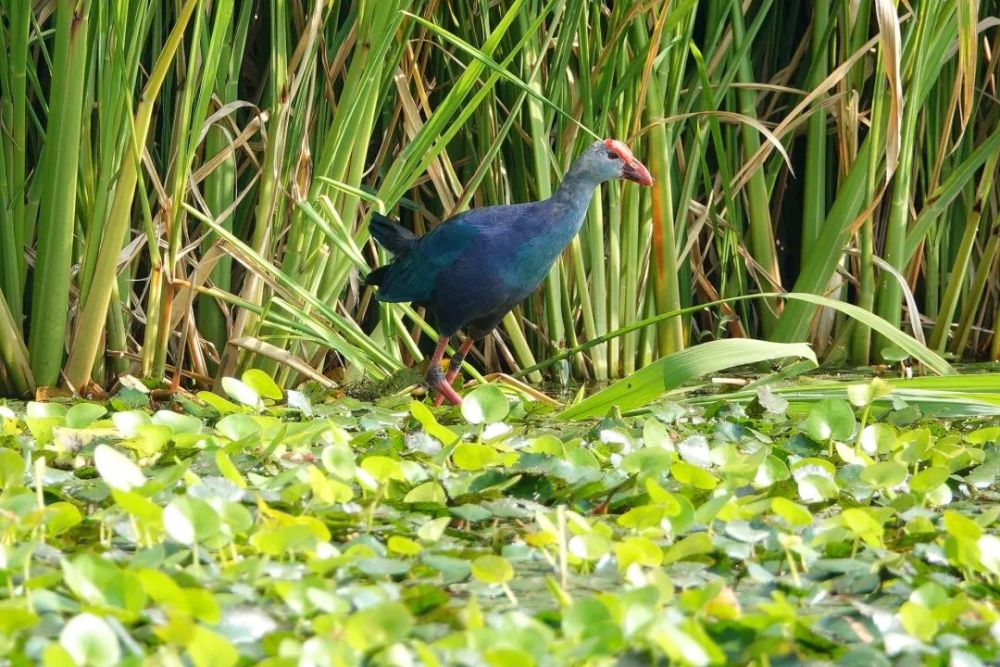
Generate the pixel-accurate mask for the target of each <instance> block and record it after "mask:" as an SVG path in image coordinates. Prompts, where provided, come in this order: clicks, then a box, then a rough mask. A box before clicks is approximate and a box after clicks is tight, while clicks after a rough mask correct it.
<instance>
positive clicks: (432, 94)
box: [0, 0, 1000, 393]
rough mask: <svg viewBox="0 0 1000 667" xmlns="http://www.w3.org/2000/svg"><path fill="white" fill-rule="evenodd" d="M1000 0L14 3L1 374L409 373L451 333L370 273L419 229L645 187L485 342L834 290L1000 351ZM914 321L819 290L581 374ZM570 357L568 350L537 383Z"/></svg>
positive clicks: (493, 348)
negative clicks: (399, 224) (383, 235)
mask: <svg viewBox="0 0 1000 667" xmlns="http://www.w3.org/2000/svg"><path fill="white" fill-rule="evenodd" d="M997 13H998V8H997V5H996V3H995V2H991V1H988V0H986V1H983V2H976V1H975V0H959V1H958V2H953V3H939V2H928V1H924V2H906V1H904V2H900V3H899V5H898V6H894V4H893V3H892V2H891V0H817V1H816V2H812V3H781V2H773V1H768V0H764V1H762V2H754V3H740V2H737V1H736V0H672V1H671V2H659V1H658V2H636V3H604V2H565V1H563V0H550V1H549V2H542V1H540V0H521V1H515V2H500V3H489V2H471V3H443V2H437V1H434V0H429V1H426V2H424V1H419V0H412V1H411V0H389V1H379V2H337V1H334V2H315V3H311V2H305V1H300V0H275V1H274V2H266V3H265V2H252V1H246V2H241V1H237V0H213V1H209V0H184V1H176V2H160V3H149V4H147V3H140V2H132V1H118V2H95V1H93V0H38V1H35V2H32V3H25V2H20V1H18V0H2V1H0V31H2V38H0V44H2V45H3V48H2V50H0V291H2V295H3V298H2V299H0V359H2V364H0V389H2V391H4V392H6V393H26V392H28V391H30V390H31V389H33V388H34V387H35V386H36V385H55V384H60V383H64V384H67V385H69V386H70V387H71V388H74V389H81V388H84V387H85V386H86V385H87V383H88V382H89V381H91V380H93V381H95V382H96V383H97V384H99V385H104V386H109V385H111V384H113V381H114V379H115V377H116V376H118V375H120V374H122V373H134V374H139V375H149V376H155V377H164V376H169V377H173V378H174V379H175V380H176V381H184V382H192V381H194V382H201V383H204V384H207V383H210V382H211V381H212V378H214V377H217V376H220V375H222V374H229V375H232V374H234V373H238V372H239V370H240V369H241V368H245V367H248V366H251V365H253V366H256V367H260V368H263V369H264V370H266V371H269V372H272V373H273V374H274V375H275V376H276V377H277V378H278V379H279V380H287V381H294V380H296V379H301V378H303V377H307V376H308V375H309V372H308V371H309V367H312V368H316V369H319V370H321V371H323V372H326V373H328V374H331V373H333V374H334V375H335V376H336V377H337V378H338V379H339V378H340V374H341V373H342V372H343V371H344V370H345V369H346V373H347V374H360V373H364V374H366V375H369V376H372V377H375V378H379V377H383V376H385V375H387V374H390V373H392V372H393V371H395V370H397V369H399V368H400V367H402V366H404V365H408V364H410V363H411V362H412V361H414V360H419V359H421V358H422V356H423V355H422V353H421V349H420V338H421V335H422V332H423V331H427V327H426V325H425V324H424V323H423V322H422V320H421V319H420V317H419V313H416V312H414V311H413V310H411V309H410V308H408V307H407V306H393V307H383V308H381V309H377V308H376V306H375V304H374V301H373V299H372V295H371V294H370V293H368V292H366V291H365V290H362V289H359V286H358V285H359V281H358V276H359V273H363V272H365V271H367V270H368V269H367V267H368V266H371V265H372V264H373V263H375V262H376V261H377V260H378V258H377V257H376V253H377V252H379V251H378V250H377V249H376V248H374V246H373V245H372V244H370V243H369V241H368V237H367V233H366V221H367V218H368V213H369V211H371V210H373V209H382V210H384V211H386V212H391V213H393V214H394V215H398V216H399V217H400V218H401V219H402V220H403V221H404V223H405V224H406V225H408V226H411V227H412V228H414V229H416V230H417V231H424V230H426V229H428V228H431V227H433V226H434V225H435V224H438V222H439V221H440V220H442V219H444V218H445V217H446V216H448V215H450V214H452V213H454V212H457V211H460V210H462V209H463V208H465V207H467V206H475V205H485V204H491V203H500V202H508V201H526V200H530V199H537V198H541V197H545V196H547V195H548V194H549V193H550V192H551V191H552V189H553V188H554V187H556V186H557V185H558V182H559V179H560V176H561V174H562V173H563V172H564V170H565V169H566V167H567V166H568V164H569V163H570V161H571V160H572V157H573V155H574V154H575V153H576V152H578V151H579V150H580V149H581V147H582V146H583V145H585V144H586V143H587V142H589V141H591V140H592V139H593V135H595V134H596V135H597V136H601V137H603V136H614V137H616V138H620V139H623V140H626V141H627V142H628V143H629V144H630V145H631V146H632V147H633V148H634V150H635V152H636V154H637V155H638V156H640V158H641V159H643V160H644V161H645V162H646V163H647V164H648V165H649V166H650V168H651V170H652V172H653V175H654V178H655V179H656V186H655V187H654V188H652V189H651V190H650V191H643V192H640V191H639V189H637V188H627V187H626V188H622V187H620V186H619V185H612V186H609V187H605V188H603V189H602V191H601V192H600V193H598V195H597V196H596V197H595V200H596V201H595V205H593V206H592V207H591V209H590V212H589V214H588V220H587V222H586V224H585V226H584V231H583V233H582V234H581V236H580V238H579V239H578V240H577V241H575V242H574V243H573V245H572V246H571V247H570V248H569V249H568V250H567V252H566V253H565V254H564V256H563V258H562V259H561V261H560V263H559V264H558V265H557V267H556V268H555V269H554V270H553V272H552V274H551V275H550V277H549V279H548V280H547V282H546V284H545V286H544V287H543V288H542V289H541V290H539V292H538V293H537V294H536V295H534V296H533V297H532V298H531V299H529V300H528V301H527V302H526V303H525V304H524V305H523V307H521V308H519V309H517V310H516V311H515V312H514V313H512V314H511V315H510V316H509V317H508V318H507V319H506V320H505V321H504V326H503V328H502V330H501V331H499V332H498V334H497V335H496V336H495V337H494V338H492V339H491V340H489V341H488V342H487V344H486V345H485V346H484V349H483V350H482V351H481V356H480V357H478V358H476V359H474V360H473V361H474V363H475V364H476V365H477V366H479V367H480V368H482V369H488V370H497V369H500V370H507V371H516V370H518V369H527V368H529V367H532V366H535V365H536V364H537V363H538V362H541V361H544V360H545V359H547V358H550V357H552V356H554V355H556V354H558V353H559V352H561V351H563V350H565V349H567V348H572V347H574V346H576V345H577V344H580V343H583V342H585V341H587V340H591V339H594V338H596V337H598V336H603V335H607V334H609V333H613V332H615V331H616V330H617V329H619V328H621V327H623V326H625V325H627V324H629V323H630V322H633V321H635V320H637V319H640V318H643V317H648V316H650V315H655V314H662V313H668V312H670V311H672V310H677V309H679V308H681V307H684V306H689V305H692V304H697V303H702V302H708V301H714V300H717V299H719V298H720V297H722V298H725V297H731V296H736V295H739V294H744V293H748V292H753V291H780V290H783V289H784V290H793V289H794V291H797V292H811V293H816V294H826V295H832V296H834V297H836V298H840V299H844V300H847V301H850V302H852V303H856V304H858V305H860V306H862V307H865V308H868V309H871V310H873V311H874V312H877V313H878V314H879V315H881V316H882V317H884V318H885V319H887V320H888V321H890V322H891V323H893V324H895V325H897V326H900V327H903V328H907V327H910V328H912V329H913V333H914V334H915V335H917V336H918V338H919V337H926V340H927V342H928V344H929V345H930V346H931V347H932V348H934V349H937V350H939V351H950V352H952V353H954V354H955V355H958V356H962V357H980V358H981V357H988V358H991V359H996V358H998V357H1000V340H998V338H997V337H996V336H994V335H993V331H994V330H996V324H997V317H998V314H1000V310H998V308H997V299H998V287H1000V286H998V284H997V280H996V273H997V272H996V268H995V267H996V261H997V250H998V246H1000V234H998V233H997V231H998V230H997V227H996V224H997V220H998V216H997V209H998V196H997V195H998V192H997V186H996V184H995V174H996V168H997V159H998V158H997V156H998V154H1000V131H998V129H1000V128H998V122H997V121H998V104H997V98H996V75H997V72H996V60H995V58H994V57H993V55H992V54H995V53H996V52H997V46H998V45H997V39H998V32H997V30H996V26H997V25H998V20H997V18H996V15H997ZM726 336H755V337H761V338H767V339H771V340H776V341H786V342H787V341H799V340H808V341H810V342H812V343H813V344H814V346H815V347H816V349H817V350H818V351H819V352H820V353H821V354H822V355H823V356H825V357H827V358H828V359H831V360H834V361H836V360H843V359H848V360H850V361H851V362H853V363H868V362H870V361H873V360H877V358H878V356H879V355H880V353H881V351H882V349H883V348H884V347H885V343H884V342H883V341H881V340H880V339H878V338H877V337H873V336H872V334H871V332H870V331H868V330H867V329H865V328H864V327H862V326H860V325H858V324H855V323H852V322H851V321H849V320H846V319H841V318H838V317H835V316H834V315H832V314H830V315H828V314H826V313H818V312H817V310H816V307H815V306H814V305H811V304H808V303H805V302H801V303H798V302H794V303H793V302H789V303H785V304H783V303H780V302H776V301H763V302H761V301H756V300H755V301H752V302H746V301H744V302H740V303H734V304H732V305H731V306H723V307H721V308H715V309H711V310H706V311H703V312H701V313H699V314H698V315H696V316H694V317H689V318H673V319H664V320H662V321H660V322H659V323H658V324H656V325H655V326H651V327H648V328H646V329H644V330H642V331H635V332H630V333H627V334H623V335H621V336H618V337H614V338H613V339H611V340H610V341H608V342H606V343H602V344H600V345H597V346H595V347H592V348H590V349H588V350H587V351H586V352H585V353H582V352H581V353H579V354H574V355H571V356H570V357H569V358H568V359H567V360H566V361H565V362H559V363H556V364H552V365H550V366H549V367H548V369H549V370H548V371H547V372H550V373H552V374H553V375H554V376H555V377H556V378H557V379H560V380H567V379H569V378H571V377H573V378H576V379H588V378H595V379H599V380H600V379H607V378H611V377H618V376H622V375H626V374H630V373H632V372H634V371H635V370H636V369H637V368H641V367H643V366H644V365H646V364H648V363H649V362H650V361H652V360H653V359H655V358H657V357H659V356H662V355H664V354H667V353H669V352H672V351H676V350H678V349H680V348H682V347H684V346H686V345H689V344H692V343H694V342H697V341H700V340H705V339H710V338H713V337H726ZM529 376H530V377H531V379H533V380H538V379H541V377H542V376H541V374H540V373H539V372H538V371H533V372H531V373H530V374H529Z"/></svg>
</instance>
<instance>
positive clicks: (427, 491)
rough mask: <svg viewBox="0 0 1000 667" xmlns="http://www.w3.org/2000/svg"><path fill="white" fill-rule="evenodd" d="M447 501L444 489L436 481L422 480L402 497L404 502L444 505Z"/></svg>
mask: <svg viewBox="0 0 1000 667" xmlns="http://www.w3.org/2000/svg"><path fill="white" fill-rule="evenodd" d="M446 501H447V498H446V497H445V493H444V489H443V488H442V487H441V485H440V484H438V483H437V482H424V483H423V484H420V485H418V486H415V487H413V488H412V489H410V491H409V492H408V493H407V494H406V496H405V497H404V498H403V502H404V503H432V504H435V505H444V504H445V502H446Z"/></svg>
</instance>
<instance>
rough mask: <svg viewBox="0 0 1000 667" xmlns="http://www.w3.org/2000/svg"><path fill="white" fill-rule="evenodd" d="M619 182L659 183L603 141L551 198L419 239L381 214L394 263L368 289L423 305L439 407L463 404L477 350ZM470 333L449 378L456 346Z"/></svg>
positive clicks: (378, 225) (507, 207) (455, 223)
mask: <svg viewBox="0 0 1000 667" xmlns="http://www.w3.org/2000/svg"><path fill="white" fill-rule="evenodd" d="M614 179H625V180H628V181H634V182H635V183H638V184H640V185H643V186H650V185H652V184H653V178H652V176H650V173H649V170H648V169H646V167H645V166H644V165H643V164H642V163H641V162H640V161H639V160H637V159H636V158H635V156H634V155H633V154H632V151H630V150H629V148H628V146H626V145H625V144H624V143H622V142H620V141H617V140H615V139H605V140H599V141H595V142H593V143H592V144H590V145H589V146H588V147H587V148H586V149H584V151H583V152H582V153H580V155H579V156H578V157H577V158H576V160H574V162H573V164H572V165H571V166H570V168H569V170H568V171H567V172H566V175H565V177H564V178H563V180H562V182H561V183H560V185H559V187H558V189H557V190H556V191H555V192H554V193H553V194H552V196H551V197H549V198H547V199H543V200H541V201H534V202H527V203H522V204H504V205H498V206H486V207H482V208H474V209H469V210H467V211H464V212H462V213H459V214H457V215H455V216H453V217H451V218H449V219H448V220H445V221H444V222H442V223H441V224H440V225H438V226H437V227H435V228H434V229H432V230H431V231H429V232H427V233H426V234H424V235H423V236H417V235H415V234H414V233H413V232H411V231H410V230H408V229H406V228H405V227H402V226H400V225H399V224H397V223H395V222H393V221H392V220H390V219H389V218H387V217H385V216H383V215H380V214H378V213H374V212H373V213H372V217H371V220H370V222H369V231H370V233H371V236H372V237H373V238H374V239H375V241H376V242H378V244H379V245H381V246H382V247H383V248H385V249H386V250H387V251H389V252H390V253H391V254H392V255H393V257H392V259H391V261H389V263H387V264H385V265H383V266H379V267H377V268H375V269H374V270H373V271H371V272H370V273H369V274H368V275H367V276H366V277H365V280H364V283H363V284H364V285H366V286H373V287H376V288H378V291H377V293H376V295H375V298H376V299H377V300H378V301H380V302H386V303H400V302H411V303H413V304H414V305H417V306H423V307H424V308H425V312H426V313H427V314H428V316H429V318H428V319H429V321H430V322H431V323H432V324H433V325H434V327H435V328H436V329H437V333H438V335H439V338H438V340H437V346H436V347H435V349H434V353H433V354H432V355H431V358H430V363H429V366H428V370H427V374H426V377H425V382H426V384H427V387H428V389H431V390H436V391H437V396H436V398H435V403H434V404H435V405H441V404H442V403H443V401H444V399H447V400H448V401H449V402H451V403H452V404H454V405H459V404H461V402H462V398H461V396H459V395H458V393H457V392H456V391H455V389H454V388H453V387H452V382H454V379H455V377H456V376H457V374H458V372H459V370H460V369H461V366H462V362H463V361H464V360H465V357H466V355H467V354H468V353H469V350H470V349H471V348H472V346H473V344H474V343H475V341H477V340H480V339H482V338H484V337H485V336H487V335H488V334H489V333H490V332H491V331H493V329H494V328H496V326H497V325H498V324H499V323H500V321H501V320H502V319H503V317H504V315H506V314H507V312H509V311H510V310H511V309H512V308H514V307H515V306H516V305H518V304H519V303H521V301H523V300H524V299H525V298H526V297H527V296H528V295H529V294H531V293H532V292H534V291H535V290H536V289H538V287H539V285H541V283H542V282H543V281H544V280H545V277H546V275H548V272H549V270H550V269H551V268H552V265H553V264H555V261H556V259H558V257H559V255H560V254H561V253H562V251H563V250H564V249H565V248H566V246H568V245H569V243H570V242H571V241H572V240H573V238H574V237H575V236H576V235H577V233H578V232H579V231H580V227H581V225H582V224H583V221H584V219H585V218H586V215H587V208H588V207H589V206H590V200H591V199H592V198H593V192H594V190H595V188H596V187H597V186H598V185H600V184H601V183H604V182H605V181H610V180H614ZM463 329H464V330H465V333H466V334H467V336H466V338H465V339H464V340H463V342H462V344H461V345H460V347H459V348H458V351H457V352H456V353H455V355H454V356H453V357H452V359H451V362H450V363H449V366H448V373H447V375H445V374H444V373H443V372H442V370H441V362H442V360H443V358H444V353H445V350H446V348H447V347H448V343H449V341H450V340H451V338H452V337H453V336H455V335H456V334H458V333H459V331H461V330H463Z"/></svg>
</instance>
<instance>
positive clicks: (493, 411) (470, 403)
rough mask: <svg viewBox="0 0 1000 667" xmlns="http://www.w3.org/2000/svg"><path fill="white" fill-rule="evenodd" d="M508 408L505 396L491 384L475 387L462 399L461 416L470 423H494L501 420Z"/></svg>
mask: <svg viewBox="0 0 1000 667" xmlns="http://www.w3.org/2000/svg"><path fill="white" fill-rule="evenodd" d="M509 409H510V406H509V404H508V403H507V397H506V396H505V395H504V393H503V392H502V391H500V389H499V388H498V387H496V385H492V384H484V385H482V386H480V387H476V388H475V389H473V390H472V391H470V392H469V393H468V394H466V395H465V396H464V397H463V399H462V416H463V417H465V420H466V421H467V422H469V423H470V424H494V423H496V422H499V421H503V419H504V417H506V416H507V413H508V411H509Z"/></svg>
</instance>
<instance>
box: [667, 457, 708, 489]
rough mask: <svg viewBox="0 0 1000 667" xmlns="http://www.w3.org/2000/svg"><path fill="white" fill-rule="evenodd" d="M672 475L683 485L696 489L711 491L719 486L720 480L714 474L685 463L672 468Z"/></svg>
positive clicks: (679, 463) (675, 464)
mask: <svg viewBox="0 0 1000 667" xmlns="http://www.w3.org/2000/svg"><path fill="white" fill-rule="evenodd" d="M670 474H671V475H672V476H673V477H674V479H676V480H677V481H678V482H680V483H681V484H684V485H686V486H692V487H694V488H696V489H704V490H707V491H710V490H712V489H714V488H715V487H716V486H718V485H719V479H718V478H717V477H715V476H714V475H712V473H710V472H708V471H707V470H702V469H701V468H699V467H697V466H693V465H691V464H690V463H686V462H684V461H678V462H676V463H674V464H673V465H672V466H670Z"/></svg>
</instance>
